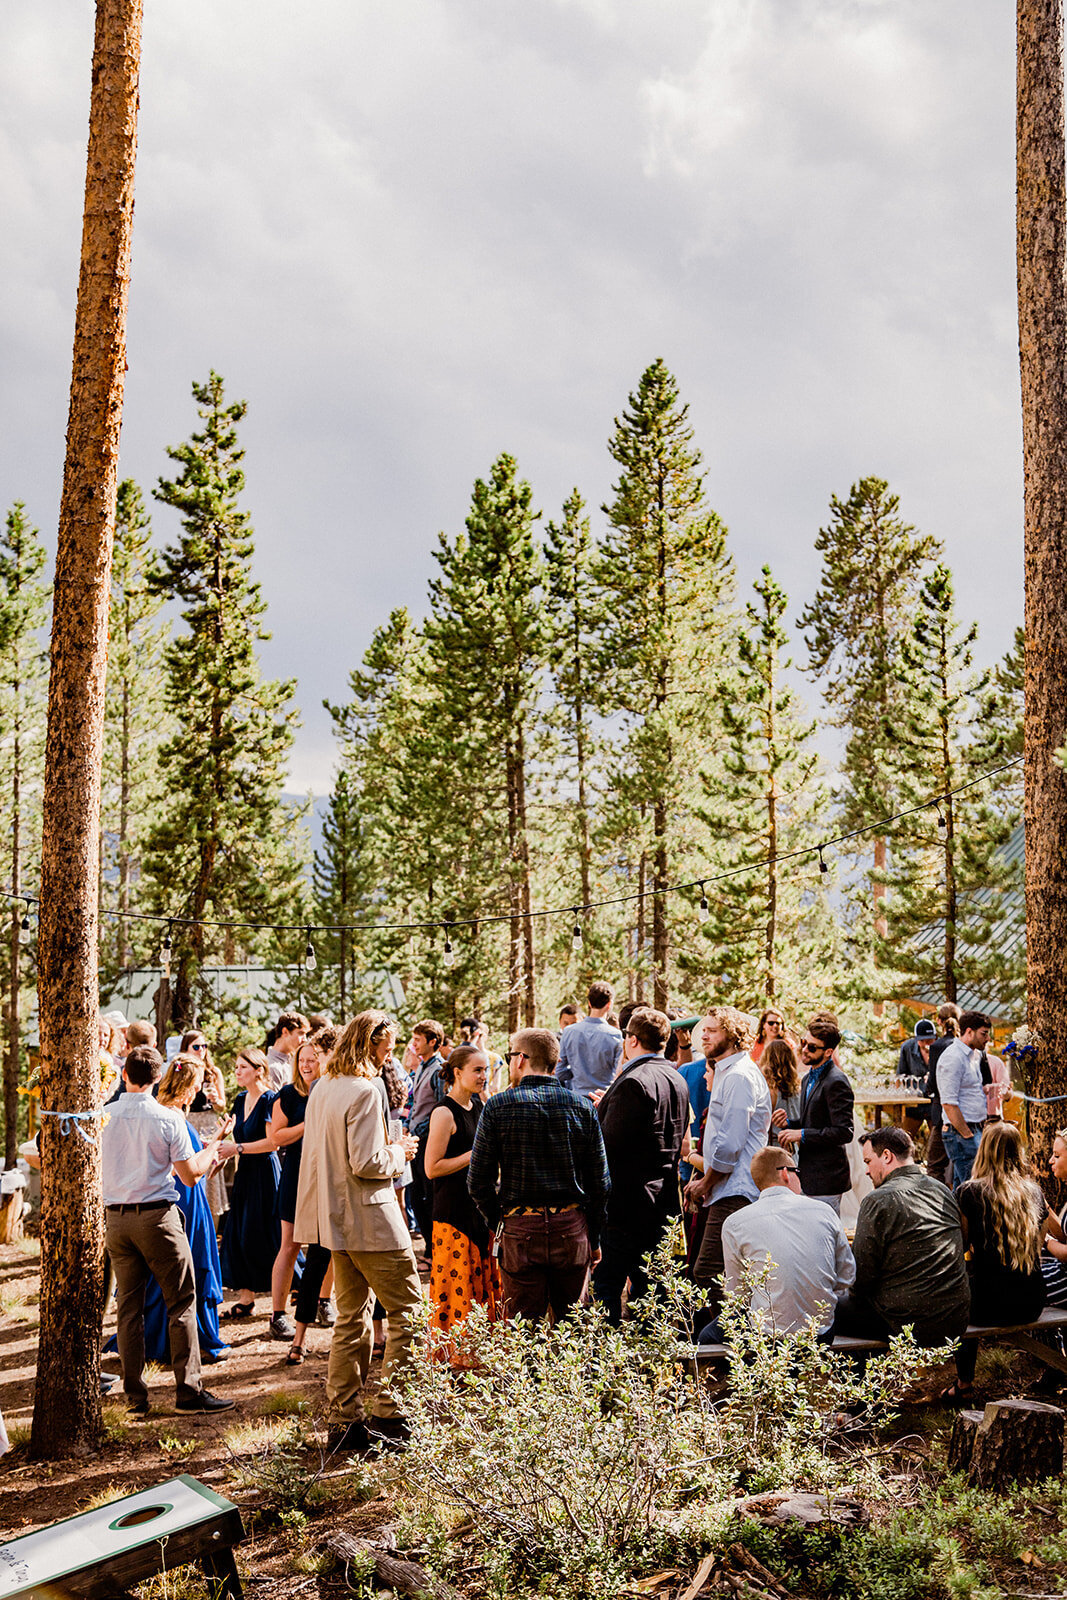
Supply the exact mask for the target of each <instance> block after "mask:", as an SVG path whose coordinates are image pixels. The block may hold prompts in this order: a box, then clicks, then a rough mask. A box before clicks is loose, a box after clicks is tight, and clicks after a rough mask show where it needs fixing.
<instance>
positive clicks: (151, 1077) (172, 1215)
mask: <svg viewBox="0 0 1067 1600" xmlns="http://www.w3.org/2000/svg"><path fill="white" fill-rule="evenodd" d="M162 1076H163V1058H162V1056H161V1055H160V1054H159V1051H158V1050H153V1049H152V1048H151V1046H150V1045H138V1046H136V1047H135V1048H134V1049H133V1050H131V1051H130V1053H129V1055H128V1056H127V1057H126V1061H125V1064H124V1066H123V1069H122V1079H123V1082H124V1084H125V1086H126V1093H125V1094H124V1095H123V1096H122V1098H121V1099H119V1100H116V1101H115V1102H114V1103H113V1106H112V1109H111V1110H110V1112H109V1113H108V1118H107V1121H106V1122H105V1124H104V1127H103V1130H102V1133H101V1139H100V1144H101V1156H102V1166H103V1191H104V1221H105V1230H106V1237H107V1249H108V1255H109V1256H110V1257H111V1265H112V1268H113V1269H114V1273H115V1283H116V1285H117V1288H118V1315H119V1322H118V1335H117V1338H118V1347H119V1358H120V1360H121V1361H122V1384H123V1388H124V1389H125V1391H126V1395H127V1398H128V1399H129V1402H130V1405H129V1409H130V1411H131V1412H132V1413H133V1414H134V1415H135V1416H140V1417H143V1416H147V1414H148V1390H147V1388H146V1387H145V1381H144V1364H145V1354H144V1296H145V1287H146V1285H147V1283H148V1277H149V1274H151V1275H152V1276H153V1277H154V1278H155V1280H156V1282H157V1283H158V1284H159V1287H160V1290H161V1292H162V1295H163V1300H164V1304H165V1305H166V1307H167V1316H168V1324H167V1329H168V1334H169V1338H170V1354H171V1362H172V1365H173V1367H174V1381H175V1383H176V1385H177V1390H178V1393H177V1400H176V1402H175V1403H176V1405H177V1409H178V1410H179V1411H228V1410H230V1409H231V1407H232V1406H233V1401H232V1400H223V1399H220V1398H219V1396H218V1395H213V1394H209V1393H208V1391H207V1390H206V1389H205V1388H204V1387H203V1385H202V1384H201V1381H200V1345H199V1341H198V1339H197V1332H196V1278H195V1276H194V1272H193V1257H192V1252H191V1251H190V1249H189V1240H188V1239H187V1238H186V1234H185V1227H184V1225H183V1222H182V1216H181V1212H180V1211H179V1210H178V1186H177V1184H176V1183H175V1181H174V1174H175V1173H177V1175H178V1177H179V1178H180V1179H181V1181H182V1182H183V1183H184V1184H187V1185H188V1186H189V1187H190V1188H191V1187H192V1185H193V1184H194V1183H196V1182H197V1180H198V1179H199V1178H202V1177H203V1176H204V1174H205V1173H206V1172H208V1171H209V1170H210V1169H211V1167H212V1166H213V1165H214V1163H215V1161H216V1159H217V1157H218V1144H219V1141H218V1139H217V1138H216V1139H212V1140H210V1141H209V1142H208V1143H207V1144H206V1145H205V1146H204V1148H203V1149H202V1150H199V1151H194V1150H193V1141H192V1140H191V1139H190V1137H189V1126H188V1124H187V1122H186V1120H185V1118H184V1117H183V1116H181V1115H180V1114H179V1113H178V1112H177V1111H173V1110H171V1109H170V1108H169V1107H168V1106H161V1105H160V1104H159V1101H158V1100H156V1099H154V1098H153V1095H152V1086H153V1084H156V1083H158V1082H159V1080H160V1078H161V1077H162Z"/></svg>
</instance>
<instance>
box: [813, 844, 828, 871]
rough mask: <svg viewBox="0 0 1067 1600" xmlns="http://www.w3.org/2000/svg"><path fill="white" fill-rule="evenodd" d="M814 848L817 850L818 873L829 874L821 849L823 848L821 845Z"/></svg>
mask: <svg viewBox="0 0 1067 1600" xmlns="http://www.w3.org/2000/svg"><path fill="white" fill-rule="evenodd" d="M816 848H817V850H818V852H819V871H820V872H829V870H830V868H829V866H828V864H827V861H826V857H825V856H824V855H823V853H822V848H823V847H822V845H821V844H820V845H817V846H816Z"/></svg>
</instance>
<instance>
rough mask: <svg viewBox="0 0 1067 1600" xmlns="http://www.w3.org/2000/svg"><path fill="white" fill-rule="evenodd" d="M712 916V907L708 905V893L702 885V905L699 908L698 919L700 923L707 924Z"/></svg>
mask: <svg viewBox="0 0 1067 1600" xmlns="http://www.w3.org/2000/svg"><path fill="white" fill-rule="evenodd" d="M710 916H711V907H710V906H709V905H708V896H707V891H706V890H705V888H704V885H703V884H701V885H700V905H699V906H698V907H697V919H698V920H699V921H700V922H707V920H708V918H709V917H710Z"/></svg>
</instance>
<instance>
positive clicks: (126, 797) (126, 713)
mask: <svg viewBox="0 0 1067 1600" xmlns="http://www.w3.org/2000/svg"><path fill="white" fill-rule="evenodd" d="M118 842H119V848H118V856H119V905H118V910H119V917H118V923H119V926H118V938H117V940H116V944H117V946H118V966H119V969H120V970H121V969H122V968H123V967H127V966H129V964H130V959H131V952H130V938H129V923H128V922H127V921H126V915H125V913H126V912H127V911H128V910H129V909H130V690H129V685H128V684H123V686H122V749H121V751H120V753H119V841H118Z"/></svg>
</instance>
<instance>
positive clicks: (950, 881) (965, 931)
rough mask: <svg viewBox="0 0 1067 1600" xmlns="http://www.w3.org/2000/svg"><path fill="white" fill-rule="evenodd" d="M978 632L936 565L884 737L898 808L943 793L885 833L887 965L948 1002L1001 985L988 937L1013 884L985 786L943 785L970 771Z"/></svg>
mask: <svg viewBox="0 0 1067 1600" xmlns="http://www.w3.org/2000/svg"><path fill="white" fill-rule="evenodd" d="M977 637H978V625H977V623H972V624H971V626H970V627H968V628H963V627H961V625H960V624H959V623H958V622H957V620H956V615H955V596H954V591H953V584H952V575H951V573H950V572H949V570H948V568H947V567H946V566H944V565H943V564H942V563H939V564H938V565H937V566H936V567H935V568H934V569H933V571H932V572H931V573H930V575H929V576H928V578H927V579H926V581H925V583H924V584H923V587H922V590H921V592H920V596H919V606H918V609H917V611H916V615H915V618H914V621H913V624H912V628H911V632H910V634H908V635H907V636H905V638H904V640H903V642H902V649H901V657H900V680H901V683H902V686H903V688H904V690H905V698H904V703H903V708H902V712H901V714H900V716H899V717H898V718H897V720H896V722H895V724H894V725H893V727H892V728H889V729H887V736H889V737H891V739H892V765H893V769H894V772H895V775H896V781H897V783H898V785H899V793H900V797H901V800H902V802H903V804H904V805H905V806H908V805H910V806H915V805H921V803H922V802H923V801H924V800H927V799H929V797H930V796H931V795H941V796H943V797H944V798H943V799H942V800H941V801H940V804H939V805H938V806H929V807H927V808H926V809H924V810H922V811H921V812H919V813H918V814H917V815H915V816H913V817H910V818H908V819H906V820H905V821H903V822H901V823H899V824H897V825H896V826H895V828H894V830H893V833H892V836H891V842H890V854H891V876H890V881H891V884H892V887H893V891H894V892H893V895H892V897H891V901H890V939H891V941H892V950H893V952H894V953H895V956H896V960H897V962H898V963H899V964H900V965H901V966H906V967H908V968H910V972H909V973H908V979H907V986H906V990H905V992H907V993H915V992H916V988H917V987H918V988H919V989H920V990H922V992H924V993H928V994H932V995H935V996H938V997H940V996H944V997H945V998H946V999H949V1000H955V999H956V998H957V996H958V993H959V991H960V990H961V989H962V988H964V987H965V986H966V987H967V988H968V989H969V990H970V991H972V992H973V991H974V990H975V989H976V988H977V989H978V990H980V991H981V992H983V995H984V994H988V993H990V991H993V992H997V991H999V990H1001V989H1002V988H1004V987H1005V985H1008V986H1009V987H1010V985H1011V980H1012V974H1011V973H1009V972H1008V971H1007V970H1005V969H1004V968H1003V966H1002V963H1001V962H1000V961H999V958H998V950H997V948H996V947H995V945H994V944H993V943H992V935H993V930H994V928H995V926H996V924H997V922H998V921H999V920H1000V917H1001V915H1002V912H1001V906H1002V901H1003V894H1004V891H1005V889H1007V888H1008V887H1009V886H1011V885H1012V871H1011V869H1010V868H1009V867H1008V865H1007V864H1006V863H1005V862H1004V861H1003V859H1002V858H1001V856H1000V855H998V850H999V849H1000V847H1002V846H1003V845H1004V844H1005V843H1006V842H1007V838H1008V834H1009V833H1010V823H1009V822H1008V821H1007V820H1006V819H1005V818H1004V816H1003V814H1002V813H998V810H997V809H996V807H995V806H994V805H993V804H991V795H990V790H989V788H988V787H987V786H986V785H984V784H981V785H978V786H976V787H974V788H972V789H969V790H966V791H964V792H963V793H960V794H952V793H951V792H950V791H952V790H954V789H958V788H960V786H961V785H963V784H965V783H967V781H968V780H969V779H971V778H976V777H979V776H980V771H975V770H974V769H973V768H972V766H971V765H970V762H969V759H968V758H969V754H970V752H971V751H972V750H973V748H974V745H975V740H976V734H977V730H978V718H979V713H980V707H981V702H982V697H983V696H984V695H985V693H986V692H987V690H988V688H989V684H990V678H991V674H990V673H988V672H980V671H978V670H977V669H976V667H975V665H974V645H975V642H976V640H977Z"/></svg>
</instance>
